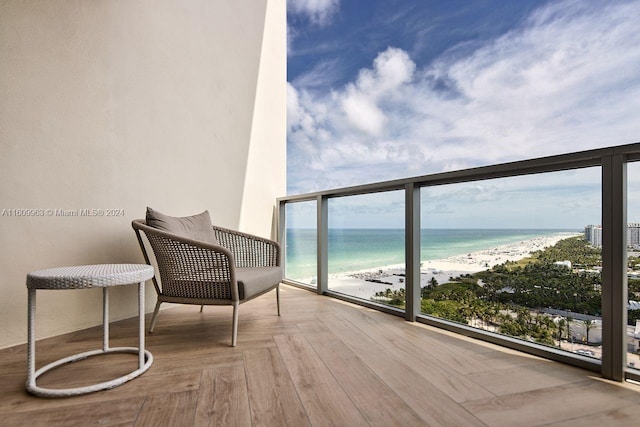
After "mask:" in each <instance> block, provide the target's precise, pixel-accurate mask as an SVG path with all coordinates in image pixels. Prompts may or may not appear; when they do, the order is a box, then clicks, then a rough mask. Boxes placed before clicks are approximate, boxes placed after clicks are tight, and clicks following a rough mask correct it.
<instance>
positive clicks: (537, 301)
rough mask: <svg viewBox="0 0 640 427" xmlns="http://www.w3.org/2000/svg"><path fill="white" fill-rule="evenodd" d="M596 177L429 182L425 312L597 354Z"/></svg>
mask: <svg viewBox="0 0 640 427" xmlns="http://www.w3.org/2000/svg"><path fill="white" fill-rule="evenodd" d="M599 174H600V169H599V168H588V169H581V170H574V171H566V172H555V173H546V174H539V175H529V176H524V177H515V178H503V179H493V180H485V181H481V182H474V183H462V184H452V185H445V186H439V187H427V188H424V189H423V190H422V208H421V209H422V210H421V215H422V219H421V223H422V228H423V230H422V251H421V252H422V253H421V260H422V263H421V275H422V286H421V287H422V290H421V297H422V299H421V311H422V313H424V314H427V315H430V316H435V317H440V318H443V319H447V320H451V321H455V322H459V323H463V324H466V325H469V326H472V327H475V328H480V329H484V330H488V331H492V332H496V333H500V334H505V335H509V336H512V337H517V338H520V339H523V340H526V341H529V342H537V343H540V344H543V345H547V346H552V347H555V348H560V349H562V350H566V351H570V352H574V353H576V354H580V355H583V356H587V357H594V358H600V357H601V353H602V350H601V344H602V320H601V267H602V258H601V254H600V252H601V248H600V247H599V246H598V244H597V243H598V241H597V238H598V236H599V234H598V233H599V232H601V230H600V231H598V228H597V227H596V226H590V225H593V224H599V223H600V212H601V211H600V191H601V188H600V175H599ZM590 233H591V234H590Z"/></svg>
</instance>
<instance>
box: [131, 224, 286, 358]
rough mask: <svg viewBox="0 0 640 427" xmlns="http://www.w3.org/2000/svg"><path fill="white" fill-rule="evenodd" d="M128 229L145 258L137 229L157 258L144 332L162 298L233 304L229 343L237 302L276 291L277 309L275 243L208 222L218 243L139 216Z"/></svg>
mask: <svg viewBox="0 0 640 427" xmlns="http://www.w3.org/2000/svg"><path fill="white" fill-rule="evenodd" d="M132 226H133V229H134V230H135V232H136V236H137V238H138V243H139V244H140V248H141V249H142V253H143V255H144V259H145V261H146V262H147V264H150V265H151V260H150V258H149V254H148V253H147V248H146V245H145V243H144V240H143V238H142V235H141V232H142V233H144V235H145V236H146V239H147V241H148V242H149V244H150V246H151V248H152V251H153V254H154V256H155V259H156V263H157V271H158V272H159V274H160V281H158V278H157V277H154V278H153V285H154V286H155V289H156V292H157V294H158V300H157V302H156V306H155V310H154V312H153V317H152V319H151V325H150V326H149V332H150V333H152V332H153V330H154V327H155V324H156V320H157V318H158V311H159V309H160V305H161V304H162V303H163V302H169V303H178V304H194V305H200V306H201V310H202V306H204V305H231V306H233V325H232V334H231V345H232V346H234V347H235V345H236V342H237V336H238V307H239V305H240V304H242V303H244V302H247V301H249V300H251V299H253V298H256V297H258V296H260V295H263V294H265V293H267V292H269V291H271V290H273V289H275V291H276V305H277V311H278V316H279V315H280V292H279V291H280V287H279V285H280V282H281V281H282V278H283V271H282V267H281V265H280V246H279V245H278V243H277V242H274V241H272V240H268V239H263V238H260V237H257V236H254V235H251V234H246V233H241V232H239V231H234V230H229V229H226V228H221V227H216V226H212V227H213V230H214V233H215V236H216V238H217V240H218V242H219V245H216V244H212V243H205V242H202V241H198V240H192V239H189V238H185V237H182V236H179V235H177V234H173V233H169V232H166V231H162V230H159V229H157V228H154V227H151V226H149V225H147V224H146V222H145V221H144V220H134V221H133V222H132Z"/></svg>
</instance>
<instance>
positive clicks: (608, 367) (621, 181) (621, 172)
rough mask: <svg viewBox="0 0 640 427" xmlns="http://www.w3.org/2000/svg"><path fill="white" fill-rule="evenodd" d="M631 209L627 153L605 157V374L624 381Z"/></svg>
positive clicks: (603, 350) (603, 351) (603, 343)
mask: <svg viewBox="0 0 640 427" xmlns="http://www.w3.org/2000/svg"><path fill="white" fill-rule="evenodd" d="M626 221H627V209H626V163H625V159H624V156H622V155H619V154H617V155H612V156H606V157H603V159H602V320H603V324H602V375H603V376H604V377H605V378H608V379H612V380H615V381H623V380H624V371H625V366H626V325H627V295H626V294H627V274H626V272H627V268H626V264H627V256H626V255H627V242H626V237H627V236H626V227H627V222H626Z"/></svg>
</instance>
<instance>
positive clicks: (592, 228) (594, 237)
mask: <svg viewBox="0 0 640 427" xmlns="http://www.w3.org/2000/svg"><path fill="white" fill-rule="evenodd" d="M584 238H585V240H586V241H587V242H589V244H590V245H591V246H593V247H596V248H601V247H602V226H601V225H591V224H590V225H587V226H586V227H585V228H584Z"/></svg>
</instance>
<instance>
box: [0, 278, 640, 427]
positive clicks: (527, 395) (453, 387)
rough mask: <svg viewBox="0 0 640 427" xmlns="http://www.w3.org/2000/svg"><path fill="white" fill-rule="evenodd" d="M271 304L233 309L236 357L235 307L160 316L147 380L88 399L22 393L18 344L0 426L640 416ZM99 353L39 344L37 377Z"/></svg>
mask: <svg viewBox="0 0 640 427" xmlns="http://www.w3.org/2000/svg"><path fill="white" fill-rule="evenodd" d="M281 303H282V316H281V317H277V315H276V314H275V297H274V296H273V294H271V295H266V296H263V297H260V298H258V299H256V300H253V301H251V302H248V303H246V304H243V305H241V306H240V323H239V325H240V326H239V333H238V346H237V347H235V348H232V347H230V346H229V344H230V339H231V307H205V309H204V312H203V313H200V312H199V309H198V307H197V306H174V307H172V308H170V309H168V310H164V311H162V312H161V313H160V316H159V319H158V323H157V325H156V331H155V332H154V333H153V334H151V335H147V348H148V349H149V350H150V351H151V352H152V353H153V356H154V363H153V365H152V366H151V368H150V370H149V371H147V372H146V373H145V374H143V375H142V376H141V377H139V378H136V379H134V380H133V381H131V382H128V383H126V384H124V385H122V386H120V387H117V388H114V389H112V390H108V391H103V392H99V393H93V394H89V395H85V396H79V397H73V398H63V399H42V398H37V397H33V396H31V395H29V394H27V393H26V392H25V390H24V383H25V379H26V346H24V345H21V346H17V347H12V348H8V349H4V350H0V361H1V362H0V420H1V421H0V424H2V425H3V426H23V425H29V426H30V427H35V426H41V425H42V426H45V425H46V426H54V425H64V426H75V425H78V426H87V425H119V426H129V425H137V426H160V425H167V426H205V425H206V426H209V425H224V426H227V425H246V426H251V425H253V426H286V425H289V426H296V427H298V426H305V425H311V426H323V425H334V426H350V427H351V426H359V425H377V426H385V427H386V426H392V425H398V426H405V427H406V426H426V425H428V426H436V425H445V426H484V425H488V426H512V425H516V424H517V425H518V426H519V427H524V426H534V425H535V426H538V425H544V426H556V425H557V426H559V425H562V426H574V425H575V426H582V427H585V426H602V425H611V426H613V425H615V426H624V425H629V426H632V425H633V426H637V425H638V420H639V419H640V386H636V385H632V384H619V383H615V382H609V381H605V380H603V379H601V378H599V377H598V376H597V375H594V374H593V373H592V372H589V371H585V370H582V369H578V368H574V367H571V366H567V365H563V364H559V363H556V362H550V361H547V360H544V359H540V358H537V357H534V356H530V355H527V354H523V353H519V352H516V351H511V350H508V349H504V348H501V347H498V346H495V345H492V344H488V343H484V342H481V341H477V340H473V339H469V338H466V337H461V336H458V335H455V334H451V333H448V332H445V331H441V330H438V329H435V328H431V327H429V326H425V325H421V324H416V323H409V322H406V321H404V320H402V319H400V318H398V317H394V316H390V315H386V314H383V313H379V312H376V311H373V310H369V309H366V308H362V307H358V306H354V305H351V304H348V303H345V302H341V301H339V300H335V299H332V298H328V297H321V296H317V295H315V294H313V293H311V292H308V291H305V290H301V289H297V288H293V287H289V286H282V287H281ZM148 320H149V318H147V321H148ZM25 322H26V314H25ZM136 341H137V330H136V319H129V320H125V321H120V322H114V323H112V324H111V346H114V347H115V346H135V345H136ZM101 343H102V336H101V328H100V327H97V328H91V329H87V330H83V331H79V332H75V333H71V334H66V335H63V336H59V337H55V338H50V339H46V340H41V341H38V346H37V367H39V366H42V365H43V364H44V363H48V362H50V361H52V360H55V359H58V358H61V357H64V356H67V355H70V354H73V353H79V352H81V351H85V350H90V349H93V348H99V347H100V346H101ZM136 363H137V358H136V356H133V355H109V356H102V357H94V358H90V359H86V360H83V361H79V362H76V363H74V364H71V365H67V366H64V367H61V368H58V369H57V370H54V371H52V372H50V373H48V374H46V375H44V376H43V377H42V378H41V379H40V380H39V382H38V383H39V385H41V386H45V387H46V386H50V387H54V385H55V386H65V387H70V386H78V385H83V384H87V383H91V382H97V381H104V380H107V379H110V378H113V377H116V376H120V375H123V374H124V373H126V372H129V371H131V370H133V369H134V366H135V364H136ZM79 380H80V381H81V382H79Z"/></svg>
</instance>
